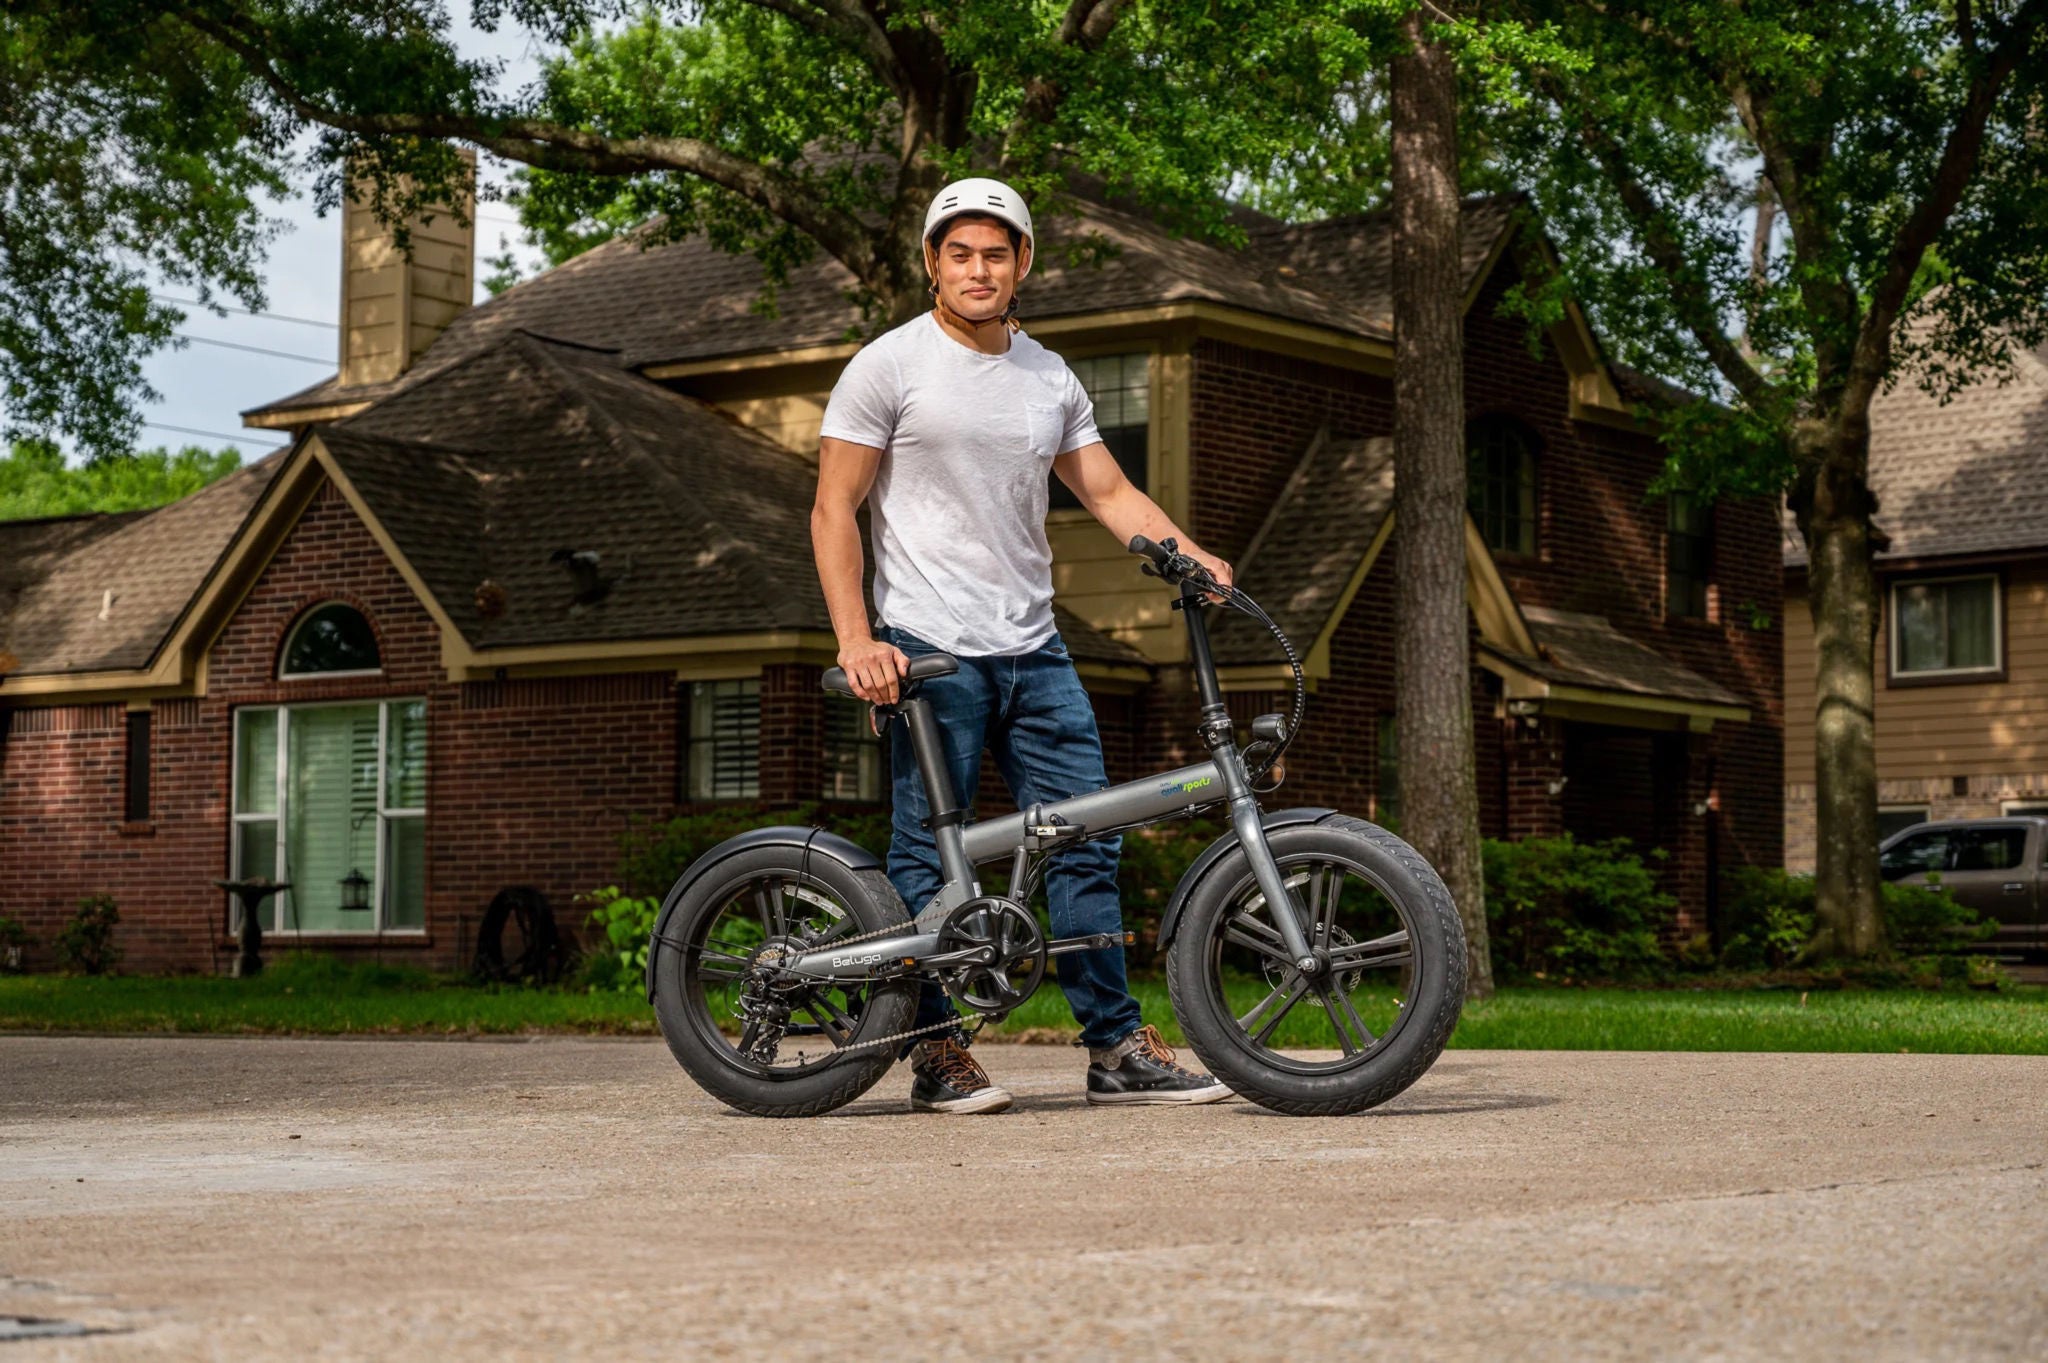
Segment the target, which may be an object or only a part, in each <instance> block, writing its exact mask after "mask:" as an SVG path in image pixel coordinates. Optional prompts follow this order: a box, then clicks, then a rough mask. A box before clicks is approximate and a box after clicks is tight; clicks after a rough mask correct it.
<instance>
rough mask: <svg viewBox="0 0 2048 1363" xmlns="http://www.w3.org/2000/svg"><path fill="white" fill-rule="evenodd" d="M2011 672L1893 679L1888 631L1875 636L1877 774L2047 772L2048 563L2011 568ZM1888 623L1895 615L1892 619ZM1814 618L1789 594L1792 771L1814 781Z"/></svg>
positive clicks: (2007, 585)
mask: <svg viewBox="0 0 2048 1363" xmlns="http://www.w3.org/2000/svg"><path fill="white" fill-rule="evenodd" d="M2003 594H2004V602H2003V605H2004V618H2005V658H2006V680H2004V681H1982V682H1959V683H1955V684H1952V685H1944V686H1892V685H1888V684H1887V682H1886V680H1885V677H1886V665H1885V660H1886V658H1887V657H1888V656H1889V655H1888V651H1887V650H1888V649H1889V648H1890V639H1889V636H1888V634H1887V632H1886V631H1885V630H1882V629H1881V630H1880V631H1879V633H1878V639H1877V673H1878V681H1877V775H1878V779H1879V780H1880V781H1907V780H1914V779H1925V778H1952V777H1957V776H1991V775H2007V774H2024V773H2034V772H2042V771H2048V565H2042V564H2037V563H2029V564H2016V565H2013V566H2012V567H2010V568H2008V569H2006V570H2005V574H2004V587H2003ZM1887 623H1888V622H1887ZM1813 668H1814V657H1813V619H1812V616H1811V615H1810V614H1809V613H1808V610H1807V604H1806V597H1805V595H1804V593H1803V591H1802V592H1801V594H1799V595H1796V596H1795V595H1794V594H1793V593H1792V592H1790V591H1788V592H1787V593H1786V596H1785V779H1786V781H1787V782H1788V783H1792V784H1799V783H1806V782H1811V781H1812V780H1813V696H1814V685H1813Z"/></svg>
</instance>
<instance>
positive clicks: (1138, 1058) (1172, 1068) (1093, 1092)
mask: <svg viewBox="0 0 2048 1363" xmlns="http://www.w3.org/2000/svg"><path fill="white" fill-rule="evenodd" d="M1088 1059H1089V1060H1090V1061H1091V1062H1093V1063H1091V1064H1090V1065H1089V1066H1088V1101H1089V1102H1091V1103H1217V1102H1221V1101H1223V1100H1224V1099H1225V1098H1228V1097H1229V1096H1230V1090H1229V1089H1228V1088H1225V1087H1224V1085H1223V1081H1222V1080H1220V1079H1217V1078H1215V1077H1214V1076H1213V1075H1207V1074H1196V1073H1195V1072H1194V1071H1193V1070H1189V1069H1185V1068H1183V1067H1182V1066H1180V1065H1176V1064H1175V1063H1174V1061H1173V1051H1172V1049H1171V1048H1170V1047H1168V1046H1167V1044H1166V1041H1165V1039H1164V1038H1163V1037H1161V1036H1160V1035H1159V1029H1158V1028H1157V1027H1153V1026H1150V1025H1147V1026H1144V1027H1140V1028H1139V1029H1138V1030H1137V1031H1135V1032H1132V1033H1131V1034H1130V1035H1129V1036H1127V1037H1125V1038H1124V1039H1123V1040H1122V1041H1119V1042H1118V1043H1117V1044H1116V1045H1114V1046H1111V1047H1109V1048H1107V1049H1106V1050H1096V1049H1095V1048H1094V1047H1092V1046H1091V1047H1090V1048H1089V1050H1088Z"/></svg>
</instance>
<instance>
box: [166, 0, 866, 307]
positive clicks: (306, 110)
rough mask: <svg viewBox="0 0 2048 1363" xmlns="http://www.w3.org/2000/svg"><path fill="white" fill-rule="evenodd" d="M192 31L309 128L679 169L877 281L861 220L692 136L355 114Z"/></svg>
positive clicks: (250, 40) (533, 159)
mask: <svg viewBox="0 0 2048 1363" xmlns="http://www.w3.org/2000/svg"><path fill="white" fill-rule="evenodd" d="M179 17H180V18H181V19H183V20H184V22H185V23H187V24H188V25H190V26H191V27H192V28H194V29H196V30H197V31H199V32H200V33H203V34H205V35H206V36H207V37H209V38H212V39H213V40H214V41H216V42H218V43H220V44H221V45H222V46H223V47H225V48H227V49H228V50H229V51H231V52H233V53H234V54H235V55H236V56H237V57H239V58H241V60H242V61H243V63H244V64H245V65H246V66H247V67H248V68H249V71H250V73H251V74H252V75H254V76H255V77H256V78H257V79H259V80H261V81H262V82H263V83H264V85H265V86H267V87H268V88H269V89H270V91H271V93H272V94H273V95H275V96H276V97H277V98H278V100H280V101H281V102H282V103H283V104H284V105H285V106H286V107H288V108H289V109H291V110H292V112H294V113H295V114H297V115H298V116H299V117H301V118H303V119H306V120H308V121H309V122H313V123H318V124H321V125H322V126H325V127H329V128H333V129H336V130H337V131H340V132H345V133H350V134H353V135H355V136H358V137H422V138H431V139H436V140H444V141H445V140H460V141H465V142H473V143H475V144H476V145H477V146H479V147H482V148H484V149H485V150H487V151H490V152H492V153H494V154H496V155H498V156H502V157H504V158H506V159H507V160H510V161H518V162H521V163H523V164H525V165H530V166H537V167H540V168H541V169H544V170H569V171H582V172H585V173H589V174H594V175H642V174H648V173H657V172H663V171H679V172H682V173H684V174H687V175H694V176H697V177H698V178H699V179H702V180H707V181H709V182H710V183H712V184H715V185H718V186H720V187H721V188H723V189H727V190H730V191H731V192H733V193H735V194H738V195H739V196H740V197H742V198H744V199H747V200H748V201H750V202H752V203H754V204H756V205H758V206H760V207H761V208H763V209H765V210H767V211H768V212H769V213H771V214H773V215H774V216H776V217H777V218H780V219H781V220H782V221H784V222H786V223H788V224H790V225H791V226H792V227H795V228H796V229H797V230H799V231H801V232H803V233H804V234H805V235H806V236H808V237H810V238H811V239H812V240H813V241H815V242H817V243H818V245H819V246H821V247H823V248H824V249H825V250H826V251H827V252H829V253H830V254H831V255H832V256H833V257H834V258H835V259H837V260H838V261H839V262H840V263H841V264H843V265H845V266H846V268H847V269H849V270H851V271H852V272H853V274H854V276H855V277H856V278H858V279H860V280H861V281H862V282H863V283H869V284H872V283H874V282H875V279H876V275H877V260H876V254H875V245H874V240H873V238H872V236H871V235H870V234H869V232H868V230H867V228H865V227H864V226H863V225H862V224H861V222H860V220H859V219H858V218H856V217H855V216H853V215H852V214H851V213H847V212H844V211H841V210H836V209H832V208H828V207H826V206H825V205H823V204H821V203H819V202H818V200H817V199H816V197H815V196H813V195H812V194H811V193H810V191H809V190H808V189H807V188H806V187H805V186H804V185H803V183H802V182H801V181H799V180H797V179H795V178H794V177H793V176H790V175H787V174H784V173H783V172H781V171H778V170H776V169H774V168H773V167H770V166H765V165H762V164H760V163H759V162H756V161H750V160H747V159H746V158H744V157H740V156H735V155H733V154H732V153H731V152H728V151H726V150H724V149H723V148H721V147H717V146H714V145H712V144H711V143H708V142H703V141H699V140H698V139H696V138H691V137H607V136H604V135H603V134H601V133H594V132H591V131H589V130H588V129H584V128H574V127H569V126H567V125H565V124H560V123H554V122H550V121H548V120H545V119H535V118H510V117H498V116H493V115H488V114H459V113H450V112H446V111H442V112H436V113H378V114H360V113H349V112H346V111H344V110H340V109H335V108H333V107H331V106H329V105H326V104H323V103H321V102H320V101H318V100H316V99H314V98H312V97H310V96H308V95H306V94H303V93H302V92H301V91H300V90H299V89H298V88H297V87H296V86H294V85H293V84H292V83H291V82H290V81H289V80H287V79H286V78H285V76H284V75H283V73H281V72H280V71H279V70H278V69H277V67H276V65H275V64H274V63H273V62H272V61H271V60H270V58H269V56H268V55H267V54H266V51H265V44H264V42H263V41H262V36H263V35H260V34H251V33H249V32H247V31H245V30H244V29H242V28H241V27H238V26H235V25H232V24H230V23H226V22H222V21H221V20H219V19H218V18H216V17H214V16H212V15H207V14H200V13H194V12H191V11H189V10H187V11H183V12H181V13H180V14H179Z"/></svg>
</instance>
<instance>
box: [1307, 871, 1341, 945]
mask: <svg viewBox="0 0 2048 1363" xmlns="http://www.w3.org/2000/svg"><path fill="white" fill-rule="evenodd" d="M1311 883H1312V884H1319V885H1320V887H1321V893H1320V894H1319V895H1318V896H1317V899H1318V900H1319V901H1320V912H1318V914H1317V915H1316V929H1317V938H1318V940H1319V941H1321V942H1322V943H1323V945H1325V946H1328V945H1329V944H1330V942H1331V941H1332V939H1333V934H1334V933H1335V932H1336V930H1337V896H1339V895H1340V894H1342V893H1343V892H1344V868H1343V867H1341V866H1329V865H1325V866H1322V867H1320V868H1318V869H1317V871H1316V872H1315V880H1314V881H1312V882H1311Z"/></svg>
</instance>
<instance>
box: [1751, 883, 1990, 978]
mask: <svg viewBox="0 0 2048 1363" xmlns="http://www.w3.org/2000/svg"><path fill="white" fill-rule="evenodd" d="M1728 881H1729V885H1730V887H1731V889H1732V890H1733V893H1732V894H1730V895H1729V896H1728V897H1727V898H1726V900H1725V901H1724V902H1723V903H1722V906H1721V937H1722V945H1721V964H1722V965H1724V966H1727V967H1729V968H1730V969H1734V970H1780V969H1783V968H1784V967H1786V966H1789V965H1791V964H1792V963H1793V962H1794V961H1795V960H1796V959H1797V958H1798V956H1799V953H1800V952H1801V951H1803V950H1804V949H1805V947H1806V944H1807V943H1808V942H1809V941H1811V940H1812V939H1813V925H1814V906H1813V899H1814V885H1813V877H1812V876H1807V875H1792V874H1790V873H1788V872H1785V871H1763V870H1756V869H1754V868H1743V869H1740V870H1737V871H1734V872H1732V873H1731V874H1730V875H1729V878H1728ZM1878 889H1879V892H1878V912H1879V913H1880V914H1881V915H1882V916H1883V918H1884V936H1885V945H1886V948H1887V950H1888V953H1889V954H1890V955H1891V956H1894V957H1902V958H1907V959H1912V958H1918V957H1933V958H1937V967H1936V969H1935V971H1934V975H1935V977H1936V978H1938V979H1963V978H1966V977H1967V976H1968V967H1967V966H1966V965H1964V964H1961V963H1960V962H1959V961H1958V962H1956V963H1954V964H1948V965H1942V964H1940V962H1941V961H1942V960H1943V959H1949V958H1959V957H1961V956H1962V955H1963V954H1964V953H1965V952H1967V951H1968V950H1969V949H1970V944H1971V943H1973V942H1981V941H1983V940H1984V939H1985V938H1986V937H1989V936H1990V935H1991V934H1992V933H1993V932H1995V931H1997V928H1996V926H1995V925H1994V924H1993V923H1991V922H1990V921H1989V920H1988V919H1985V918H1982V917H1980V916H1979V915H1978V914H1977V911H1976V910H1974V909H1971V908H1969V907H1967V906H1965V905H1963V904H1959V903H1957V902H1956V900H1955V899H1954V897H1953V896H1951V895H1950V894H1949V893H1948V891H1946V890H1944V889H1942V888H1941V887H1940V886H1939V885H1938V884H1930V885H1901V884H1894V883H1887V884H1884V885H1881V886H1879V887H1878Z"/></svg>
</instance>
